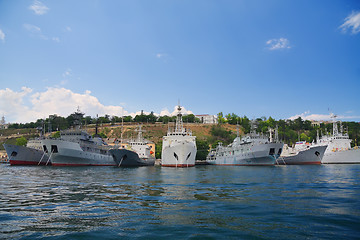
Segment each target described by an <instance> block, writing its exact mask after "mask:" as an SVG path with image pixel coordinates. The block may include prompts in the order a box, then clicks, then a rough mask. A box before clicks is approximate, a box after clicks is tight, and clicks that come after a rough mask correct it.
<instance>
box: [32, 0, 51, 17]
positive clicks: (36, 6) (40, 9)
mask: <svg viewBox="0 0 360 240" xmlns="http://www.w3.org/2000/svg"><path fill="white" fill-rule="evenodd" d="M29 9H30V10H32V11H34V13H35V14H36V15H43V14H45V13H47V12H48V11H49V8H48V7H47V6H45V5H44V4H43V3H42V2H40V1H37V0H35V1H34V3H33V4H32V5H30V6H29Z"/></svg>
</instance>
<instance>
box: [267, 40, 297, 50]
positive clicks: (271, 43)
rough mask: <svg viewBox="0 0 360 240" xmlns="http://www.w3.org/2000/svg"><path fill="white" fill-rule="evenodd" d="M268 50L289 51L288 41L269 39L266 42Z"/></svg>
mask: <svg viewBox="0 0 360 240" xmlns="http://www.w3.org/2000/svg"><path fill="white" fill-rule="evenodd" d="M266 45H267V47H268V49H269V50H278V49H289V48H291V46H290V41H289V40H288V39H286V38H279V39H270V40H268V41H267V42H266Z"/></svg>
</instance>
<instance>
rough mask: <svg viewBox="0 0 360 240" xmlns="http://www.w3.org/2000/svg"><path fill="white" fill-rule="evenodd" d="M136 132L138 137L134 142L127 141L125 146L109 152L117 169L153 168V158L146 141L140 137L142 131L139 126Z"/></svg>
mask: <svg viewBox="0 0 360 240" xmlns="http://www.w3.org/2000/svg"><path fill="white" fill-rule="evenodd" d="M136 131H137V132H138V136H137V138H136V139H135V140H130V141H128V144H126V145H123V144H122V143H121V147H120V148H114V149H110V150H109V153H110V154H111V156H112V157H113V159H114V162H115V163H116V165H117V166H118V167H139V166H154V164H155V157H154V156H153V155H152V154H151V152H152V151H151V147H150V146H148V145H147V144H148V141H146V140H145V139H144V138H143V137H142V133H143V132H144V131H143V130H142V129H141V125H139V129H137V130H136Z"/></svg>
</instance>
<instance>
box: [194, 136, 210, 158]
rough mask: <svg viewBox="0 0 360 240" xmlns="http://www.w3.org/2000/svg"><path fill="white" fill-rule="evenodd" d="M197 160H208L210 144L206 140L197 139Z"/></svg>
mask: <svg viewBox="0 0 360 240" xmlns="http://www.w3.org/2000/svg"><path fill="white" fill-rule="evenodd" d="M196 147H197V152H196V158H195V159H196V160H206V157H207V155H208V154H209V142H208V141H206V140H201V139H196Z"/></svg>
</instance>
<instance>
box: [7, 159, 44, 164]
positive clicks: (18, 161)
mask: <svg viewBox="0 0 360 240" xmlns="http://www.w3.org/2000/svg"><path fill="white" fill-rule="evenodd" d="M9 162H10V165H38V164H39V162H30V161H21V160H10V161H9ZM45 164H46V162H42V161H41V163H40V165H45ZM48 165H51V163H50V162H49V163H48Z"/></svg>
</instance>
